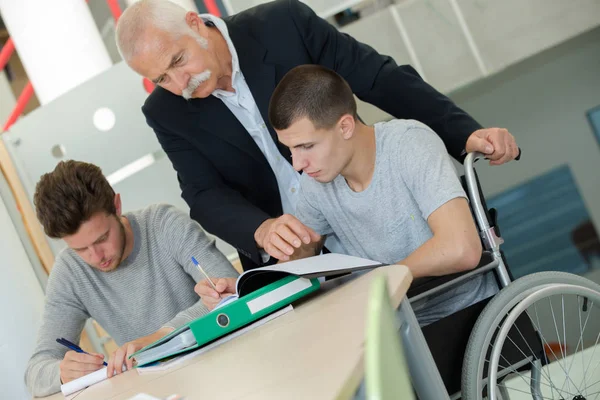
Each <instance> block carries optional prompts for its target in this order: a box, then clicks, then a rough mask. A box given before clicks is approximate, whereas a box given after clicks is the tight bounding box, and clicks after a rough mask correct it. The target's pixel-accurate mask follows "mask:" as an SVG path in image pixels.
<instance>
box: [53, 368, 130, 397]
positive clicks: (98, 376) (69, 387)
mask: <svg viewBox="0 0 600 400" xmlns="http://www.w3.org/2000/svg"><path fill="white" fill-rule="evenodd" d="M125 371H127V366H125V365H123V372H125ZM105 379H107V376H106V367H104V368H102V369H99V370H98V371H94V372H92V373H91V374H87V375H84V376H82V377H81V378H77V379H75V380H74V381H71V382H67V383H65V384H64V385H61V386H60V391H61V392H62V394H63V395H65V396H68V395H70V394H72V393H75V392H78V391H80V390H83V389H85V388H86V387H88V386H92V385H94V384H96V383H98V382H102V381H103V380H105Z"/></svg>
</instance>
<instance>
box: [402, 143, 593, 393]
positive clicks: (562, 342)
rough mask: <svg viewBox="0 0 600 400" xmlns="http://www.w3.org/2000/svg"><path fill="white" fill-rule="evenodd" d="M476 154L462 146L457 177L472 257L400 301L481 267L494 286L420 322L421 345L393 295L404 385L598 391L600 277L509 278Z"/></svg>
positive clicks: (447, 389) (427, 389) (420, 283)
mask: <svg viewBox="0 0 600 400" xmlns="http://www.w3.org/2000/svg"><path fill="white" fill-rule="evenodd" d="M482 157H483V155H482V154H480V153H471V154H468V155H467V157H466V159H465V162H464V169H465V175H464V176H462V177H461V181H462V183H463V186H464V187H465V190H466V192H467V194H468V197H469V202H470V206H471V211H472V214H473V217H474V219H475V221H476V224H477V228H478V231H479V232H480V236H481V240H482V244H483V249H484V254H483V255H482V258H481V261H480V263H479V265H478V266H477V267H476V268H475V269H473V270H471V271H468V272H463V273H458V274H452V275H447V276H443V277H434V278H423V279H417V280H415V281H414V282H413V284H412V286H411V288H410V290H409V292H408V293H407V299H408V301H409V303H410V304H417V303H418V302H419V301H420V300H422V299H425V298H427V297H429V296H433V295H437V294H440V293H442V292H444V291H446V290H448V289H450V288H452V287H454V286H456V285H458V284H461V283H463V282H465V281H467V280H469V279H473V278H474V277H476V276H479V275H481V274H485V273H493V274H494V275H495V277H496V280H497V282H498V286H499V292H498V293H497V294H496V295H494V296H492V297H491V298H489V299H486V300H483V301H480V302H478V303H476V304H473V305H471V306H469V307H467V308H465V309H463V310H461V311H459V312H457V313H454V314H452V315H450V316H448V317H445V318H443V319H441V320H439V321H436V322H434V323H432V324H430V325H427V326H424V327H422V328H421V332H422V335H423V336H424V338H425V341H426V342H427V345H426V346H425V348H424V345H423V344H421V345H420V344H419V343H423V340H422V336H420V335H421V332H416V331H417V330H416V329H413V328H411V326H412V327H414V326H416V325H415V324H416V319H415V317H414V313H412V310H409V311H407V310H406V308H408V309H410V307H407V306H406V305H404V306H403V304H405V303H406V300H405V301H403V302H402V303H401V305H400V310H401V312H402V310H403V307H404V309H405V310H404V314H403V315H404V320H402V318H401V319H400V327H399V331H400V336H401V341H402V343H403V346H404V354H405V357H406V362H407V364H408V369H409V371H410V377H411V381H412V384H413V388H414V391H415V393H416V395H417V396H418V398H419V399H421V400H429V399H433V400H439V399H448V398H450V399H458V398H462V399H465V400H481V399H490V400H497V399H499V400H509V399H510V400H514V399H534V400H541V399H561V400H567V399H568V400H586V399H587V400H590V399H596V398H599V399H600V345H599V341H600V310H599V308H600V285H597V284H595V283H593V282H592V281H590V280H588V279H585V278H583V277H580V276H577V275H574V274H569V273H563V272H540V273H534V274H531V275H527V276H524V277H522V278H520V279H517V280H514V281H513V278H512V275H511V273H510V270H509V269H508V267H507V262H506V260H505V257H504V254H503V253H502V251H501V250H500V246H501V244H502V243H503V239H502V236H501V235H500V230H499V228H498V225H497V213H496V211H495V210H494V209H490V210H488V208H487V205H486V203H485V198H484V197H483V194H482V191H481V188H480V185H479V179H478V177H477V174H476V171H475V168H474V163H475V161H476V160H477V159H479V158H482ZM594 305H595V307H594ZM411 318H412V319H413V320H412V321H410V322H411V323H407V322H409V321H408V320H407V319H411Z"/></svg>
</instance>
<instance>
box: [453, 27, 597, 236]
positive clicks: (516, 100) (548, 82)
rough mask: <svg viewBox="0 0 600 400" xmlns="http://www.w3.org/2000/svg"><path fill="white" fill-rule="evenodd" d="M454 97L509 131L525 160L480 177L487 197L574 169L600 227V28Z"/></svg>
mask: <svg viewBox="0 0 600 400" xmlns="http://www.w3.org/2000/svg"><path fill="white" fill-rule="evenodd" d="M450 97H452V99H453V100H454V101H455V102H456V103H457V104H458V105H459V106H461V107H462V108H464V109H465V110H467V111H468V112H469V113H470V114H471V115H472V116H474V117H475V118H476V119H477V120H478V121H479V122H480V123H481V124H482V125H484V126H502V127H506V128H508V129H509V130H510V132H512V134H513V135H515V137H516V139H517V143H518V144H519V145H520V146H521V148H522V150H523V158H522V160H521V161H519V162H516V163H510V164H508V165H506V166H503V167H489V166H483V165H482V164H483V163H482V162H481V161H480V162H478V172H479V174H480V178H481V179H482V186H483V189H484V193H485V194H486V196H490V195H493V194H496V193H499V192H502V191H504V190H506V189H508V188H510V187H512V186H514V185H517V184H519V183H522V182H524V181H526V180H529V179H531V178H533V177H535V176H538V175H540V174H543V173H544V172H546V171H549V170H550V169H552V168H554V167H556V166H558V165H562V164H569V166H570V168H571V171H572V172H573V175H574V177H575V180H576V183H577V185H578V187H579V191H580V193H581V195H582V197H583V200H584V202H585V204H586V207H587V209H588V212H589V214H590V216H591V217H592V220H593V221H594V224H595V226H596V229H599V228H600V143H598V141H597V140H596V138H595V136H594V135H593V132H592V129H591V126H590V124H589V122H588V120H587V118H586V111H588V110H589V109H591V108H593V107H595V106H597V105H600V29H594V30H593V31H591V32H588V33H586V34H583V35H581V36H579V37H577V38H575V39H573V40H571V41H569V42H566V43H564V44H562V45H560V46H558V47H556V48H553V49H550V50H547V51H545V52H543V53H541V54H538V55H536V56H534V57H532V58H531V59H528V60H526V61H524V62H522V63H520V64H517V65H515V66H513V67H511V68H508V69H507V70H505V71H503V72H501V73H499V74H497V75H495V76H493V77H490V78H487V79H484V80H482V81H479V82H477V83H475V84H473V85H472V86H470V87H468V88H466V89H464V90H461V91H459V92H456V93H454V94H452V95H451V96H450Z"/></svg>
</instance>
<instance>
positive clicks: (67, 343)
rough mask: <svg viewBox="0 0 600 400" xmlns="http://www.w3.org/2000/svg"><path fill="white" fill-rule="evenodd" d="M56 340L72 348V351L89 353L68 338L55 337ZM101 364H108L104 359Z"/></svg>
mask: <svg viewBox="0 0 600 400" xmlns="http://www.w3.org/2000/svg"><path fill="white" fill-rule="evenodd" d="M56 341H57V342H58V343H59V344H62V345H63V346H65V347H67V348H69V349H71V350H73V351H76V352H78V353H83V354H90V353H88V352H85V351H83V349H82V348H81V347H79V346H77V345H76V344H75V343H72V342H70V341H68V340H67V339H65V338H60V339H56ZM103 364H104V366H107V365H108V364H107V363H106V361H104V362H103Z"/></svg>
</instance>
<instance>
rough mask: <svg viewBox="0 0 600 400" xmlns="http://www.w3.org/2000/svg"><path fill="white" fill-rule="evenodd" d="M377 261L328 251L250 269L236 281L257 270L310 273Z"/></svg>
mask: <svg viewBox="0 0 600 400" xmlns="http://www.w3.org/2000/svg"><path fill="white" fill-rule="evenodd" d="M378 264H380V263H379V262H377V261H373V260H368V259H366V258H360V257H354V256H348V255H345V254H335V253H328V254H323V255H320V256H315V257H309V258H302V259H300V260H294V261H288V262H285V263H281V264H276V265H271V266H268V267H261V268H255V269H251V270H249V271H246V272H244V273H243V274H242V275H240V276H239V277H238V279H237V283H238V284H239V282H240V281H241V278H242V277H243V276H245V275H252V274H255V273H257V272H259V271H282V272H287V273H289V274H292V275H298V276H302V275H312V274H315V273H320V272H335V271H339V270H345V269H348V268H357V267H364V266H368V265H378ZM236 291H237V292H238V293H239V287H237V285H236Z"/></svg>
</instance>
